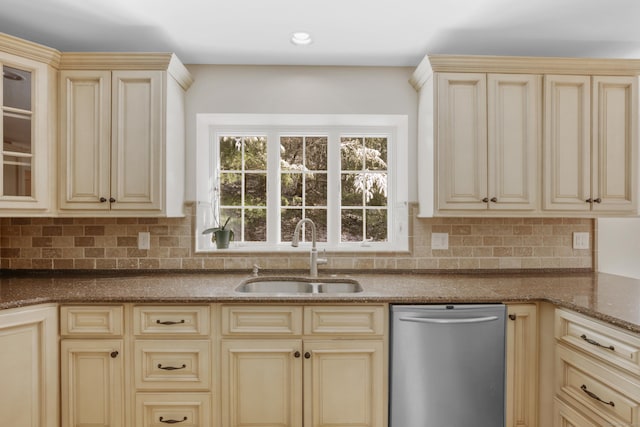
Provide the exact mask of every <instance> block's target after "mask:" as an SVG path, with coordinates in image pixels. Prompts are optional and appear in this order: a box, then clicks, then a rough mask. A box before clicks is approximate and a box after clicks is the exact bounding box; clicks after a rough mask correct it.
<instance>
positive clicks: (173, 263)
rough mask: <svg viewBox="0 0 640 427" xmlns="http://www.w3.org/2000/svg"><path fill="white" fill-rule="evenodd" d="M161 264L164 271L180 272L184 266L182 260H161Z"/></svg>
mask: <svg viewBox="0 0 640 427" xmlns="http://www.w3.org/2000/svg"><path fill="white" fill-rule="evenodd" d="M159 262H160V268H161V269H163V270H178V269H180V267H181V266H182V260H181V259H179V258H161V259H159Z"/></svg>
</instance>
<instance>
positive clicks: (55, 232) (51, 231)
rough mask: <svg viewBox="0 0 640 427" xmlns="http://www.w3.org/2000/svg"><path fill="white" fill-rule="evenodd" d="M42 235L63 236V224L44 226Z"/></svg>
mask: <svg viewBox="0 0 640 427" xmlns="http://www.w3.org/2000/svg"><path fill="white" fill-rule="evenodd" d="M42 236H62V226H61V225H45V226H43V227H42Z"/></svg>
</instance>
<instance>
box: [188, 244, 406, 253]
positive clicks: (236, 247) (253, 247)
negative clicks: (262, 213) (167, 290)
mask: <svg viewBox="0 0 640 427" xmlns="http://www.w3.org/2000/svg"><path fill="white" fill-rule="evenodd" d="M317 248H318V253H319V254H322V253H323V252H325V251H326V252H328V253H333V254H340V253H350V254H355V253H407V254H408V253H409V249H408V248H407V247H401V246H399V245H391V244H389V243H369V244H368V245H367V246H363V245H362V244H360V243H354V244H353V245H341V246H337V247H335V246H334V247H330V246H325V245H323V244H322V243H320V244H318V246H317ZM310 250H311V245H310V244H309V245H304V244H300V246H299V247H297V248H294V247H292V246H291V245H290V244H281V245H277V246H273V245H261V244H248V243H247V244H233V243H231V244H230V245H229V248H227V249H217V248H215V247H210V248H196V253H210V254H230V255H232V254H247V253H278V254H292V255H294V254H308V253H309V251H310Z"/></svg>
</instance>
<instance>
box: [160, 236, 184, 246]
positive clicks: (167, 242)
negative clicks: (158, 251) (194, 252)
mask: <svg viewBox="0 0 640 427" xmlns="http://www.w3.org/2000/svg"><path fill="white" fill-rule="evenodd" d="M158 245H159V246H161V247H167V248H175V247H177V246H180V238H179V237H177V236H160V237H159V238H158Z"/></svg>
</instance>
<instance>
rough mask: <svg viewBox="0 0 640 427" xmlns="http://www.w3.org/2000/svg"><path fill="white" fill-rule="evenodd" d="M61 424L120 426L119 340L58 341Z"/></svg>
mask: <svg viewBox="0 0 640 427" xmlns="http://www.w3.org/2000/svg"><path fill="white" fill-rule="evenodd" d="M60 354H61V367H60V377H61V383H62V387H61V392H62V427H85V426H101V427H121V426H124V361H123V357H122V341H121V340H62V342H61V350H60Z"/></svg>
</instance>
